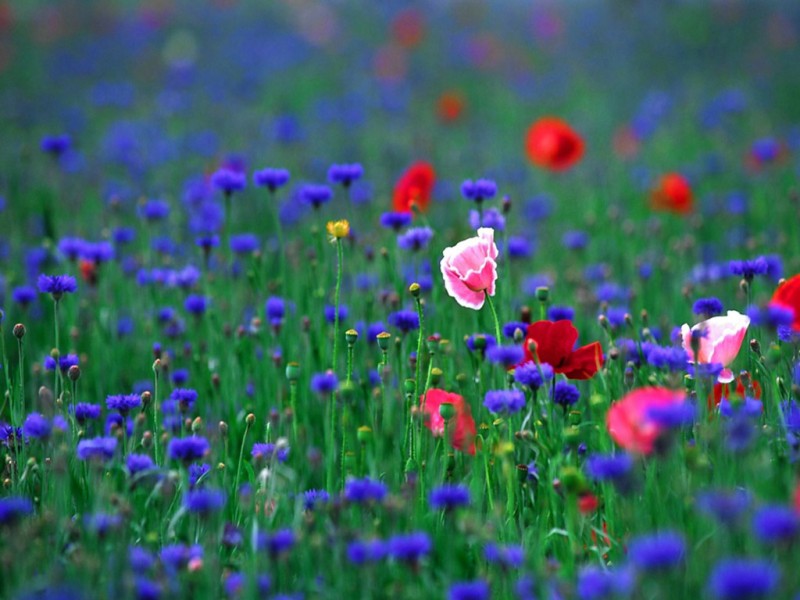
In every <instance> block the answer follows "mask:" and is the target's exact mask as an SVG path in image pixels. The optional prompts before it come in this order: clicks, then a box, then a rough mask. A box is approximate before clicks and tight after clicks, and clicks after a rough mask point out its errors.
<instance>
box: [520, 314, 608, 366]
mask: <svg viewBox="0 0 800 600" xmlns="http://www.w3.org/2000/svg"><path fill="white" fill-rule="evenodd" d="M577 341H578V330H577V329H575V326H574V325H573V324H572V322H571V321H567V320H566V319H564V320H561V321H556V322H552V321H537V322H536V323H531V324H530V325H528V331H527V333H526V334H525V342H524V343H523V346H522V347H523V349H524V351H525V358H524V359H523V363H525V362H528V361H531V360H537V359H538V361H539V362H540V363H547V364H548V365H550V366H551V367H553V371H555V372H556V373H562V374H563V375H565V376H566V377H567V378H568V379H590V378H591V377H593V376H594V374H595V373H597V371H598V369H600V367H602V366H603V348H602V346H600V342H592V343H591V344H587V345H586V346H581V347H580V348H578V349H577V350H573V348H574V347H575V342H577Z"/></svg>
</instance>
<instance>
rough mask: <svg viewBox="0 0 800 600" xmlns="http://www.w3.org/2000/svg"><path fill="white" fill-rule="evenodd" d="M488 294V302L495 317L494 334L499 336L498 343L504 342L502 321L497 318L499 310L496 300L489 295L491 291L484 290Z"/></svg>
mask: <svg viewBox="0 0 800 600" xmlns="http://www.w3.org/2000/svg"><path fill="white" fill-rule="evenodd" d="M483 293H484V294H485V295H486V304H487V305H488V306H489V310H490V311H491V313H492V318H493V319H494V335H495V337H496V338H497V344H498V345H500V344H502V338H501V337H500V321H499V320H498V319H497V311H496V310H495V309H494V302H492V297H491V296H490V295H489V292H488V291H486V290H484V292H483Z"/></svg>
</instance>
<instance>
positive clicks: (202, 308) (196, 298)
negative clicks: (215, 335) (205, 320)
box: [183, 294, 211, 317]
mask: <svg viewBox="0 0 800 600" xmlns="http://www.w3.org/2000/svg"><path fill="white" fill-rule="evenodd" d="M209 304H211V301H210V300H209V299H208V298H206V297H205V296H201V295H200V294H189V295H188V296H187V297H186V300H184V302H183V308H184V309H186V312H188V313H190V314H193V315H195V316H197V317H199V316H201V315H202V314H203V313H205V312H206V310H207V309H208V306H209Z"/></svg>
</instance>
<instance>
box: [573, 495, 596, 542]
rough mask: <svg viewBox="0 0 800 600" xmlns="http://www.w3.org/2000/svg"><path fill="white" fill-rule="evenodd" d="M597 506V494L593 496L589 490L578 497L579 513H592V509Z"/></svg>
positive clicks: (594, 509)
mask: <svg viewBox="0 0 800 600" xmlns="http://www.w3.org/2000/svg"><path fill="white" fill-rule="evenodd" d="M599 506H600V501H599V500H598V499H597V496H595V495H594V494H592V493H591V492H589V493H586V494H582V495H581V496H580V497H579V498H578V510H579V511H581V514H583V515H590V514H592V513H593V512H594V511H596V510H597V508H598V507H599ZM593 533H594V532H593Z"/></svg>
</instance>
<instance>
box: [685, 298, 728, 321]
mask: <svg viewBox="0 0 800 600" xmlns="http://www.w3.org/2000/svg"><path fill="white" fill-rule="evenodd" d="M724 311H725V307H724V306H723V305H722V301H721V300H720V299H719V298H714V297H710V298H698V299H697V300H695V303H694V305H693V306H692V312H693V313H694V314H696V315H704V316H706V317H714V316H716V315H721V314H722V313H723V312H724Z"/></svg>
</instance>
